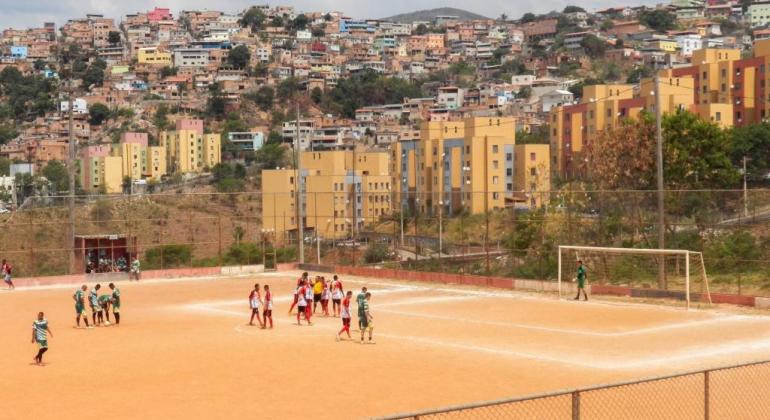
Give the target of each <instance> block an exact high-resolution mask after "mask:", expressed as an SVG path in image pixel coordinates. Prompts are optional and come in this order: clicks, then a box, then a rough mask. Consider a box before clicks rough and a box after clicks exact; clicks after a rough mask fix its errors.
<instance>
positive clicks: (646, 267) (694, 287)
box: [557, 245, 711, 308]
mask: <svg viewBox="0 0 770 420" xmlns="http://www.w3.org/2000/svg"><path fill="white" fill-rule="evenodd" d="M578 261H582V262H583V264H584V265H585V267H586V269H587V283H588V284H594V285H595V284H598V285H616V286H628V287H631V288H633V289H634V290H636V291H637V292H635V293H638V294H639V296H640V297H644V296H648V297H655V298H667V297H670V298H681V299H683V300H685V301H686V302H687V307H688V308H689V307H690V302H691V301H693V300H695V301H701V302H706V303H709V304H710V303H711V293H710V291H709V284H708V275H707V274H706V267H705V264H704V260H703V254H701V253H700V252H694V251H688V250H679V249H663V250H661V249H637V248H608V247H590V246H571V245H562V246H559V256H558V262H557V264H558V282H559V296H561V295H562V292H563V289H564V288H563V282H565V281H569V282H571V281H574V279H575V276H576V270H577V262H578ZM661 270H662V275H661Z"/></svg>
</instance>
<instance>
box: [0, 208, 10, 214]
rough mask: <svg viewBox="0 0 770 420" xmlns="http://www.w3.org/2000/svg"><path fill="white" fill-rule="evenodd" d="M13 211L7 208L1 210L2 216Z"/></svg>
mask: <svg viewBox="0 0 770 420" xmlns="http://www.w3.org/2000/svg"><path fill="white" fill-rule="evenodd" d="M10 212H11V211H10V210H8V209H5V208H0V214H6V213H10Z"/></svg>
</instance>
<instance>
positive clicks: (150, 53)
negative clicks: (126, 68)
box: [136, 47, 172, 66]
mask: <svg viewBox="0 0 770 420" xmlns="http://www.w3.org/2000/svg"><path fill="white" fill-rule="evenodd" d="M136 58H137V61H138V62H139V64H151V65H158V66H171V61H172V60H171V53H170V52H166V51H161V50H160V49H158V47H147V48H139V51H138V52H137V55H136Z"/></svg>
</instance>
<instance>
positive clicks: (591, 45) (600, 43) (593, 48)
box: [580, 34, 607, 58]
mask: <svg viewBox="0 0 770 420" xmlns="http://www.w3.org/2000/svg"><path fill="white" fill-rule="evenodd" d="M580 46H581V47H583V51H585V52H586V55H588V56H589V57H591V58H599V57H603V56H604V52H605V51H606V50H607V42H606V41H604V40H603V39H601V38H599V37H597V36H596V35H592V34H588V35H585V36H584V37H583V39H582V40H581V41H580Z"/></svg>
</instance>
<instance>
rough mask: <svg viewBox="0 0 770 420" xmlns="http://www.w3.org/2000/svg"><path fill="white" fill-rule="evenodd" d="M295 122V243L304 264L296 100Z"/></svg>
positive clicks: (303, 227) (301, 262) (303, 231)
mask: <svg viewBox="0 0 770 420" xmlns="http://www.w3.org/2000/svg"><path fill="white" fill-rule="evenodd" d="M294 123H295V128H296V130H295V134H296V135H295V137H296V143H295V147H294V171H295V172H296V176H295V177H294V181H295V182H296V183H297V185H296V188H295V191H296V197H295V200H294V201H295V203H296V214H297V244H298V251H297V252H298V253H299V263H300V264H304V263H305V223H303V220H302V216H303V214H302V192H301V189H302V180H301V178H302V168H300V162H301V161H302V160H301V159H300V157H299V153H300V146H301V144H302V143H301V142H300V139H299V102H297V118H296V120H295V121H294Z"/></svg>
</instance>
